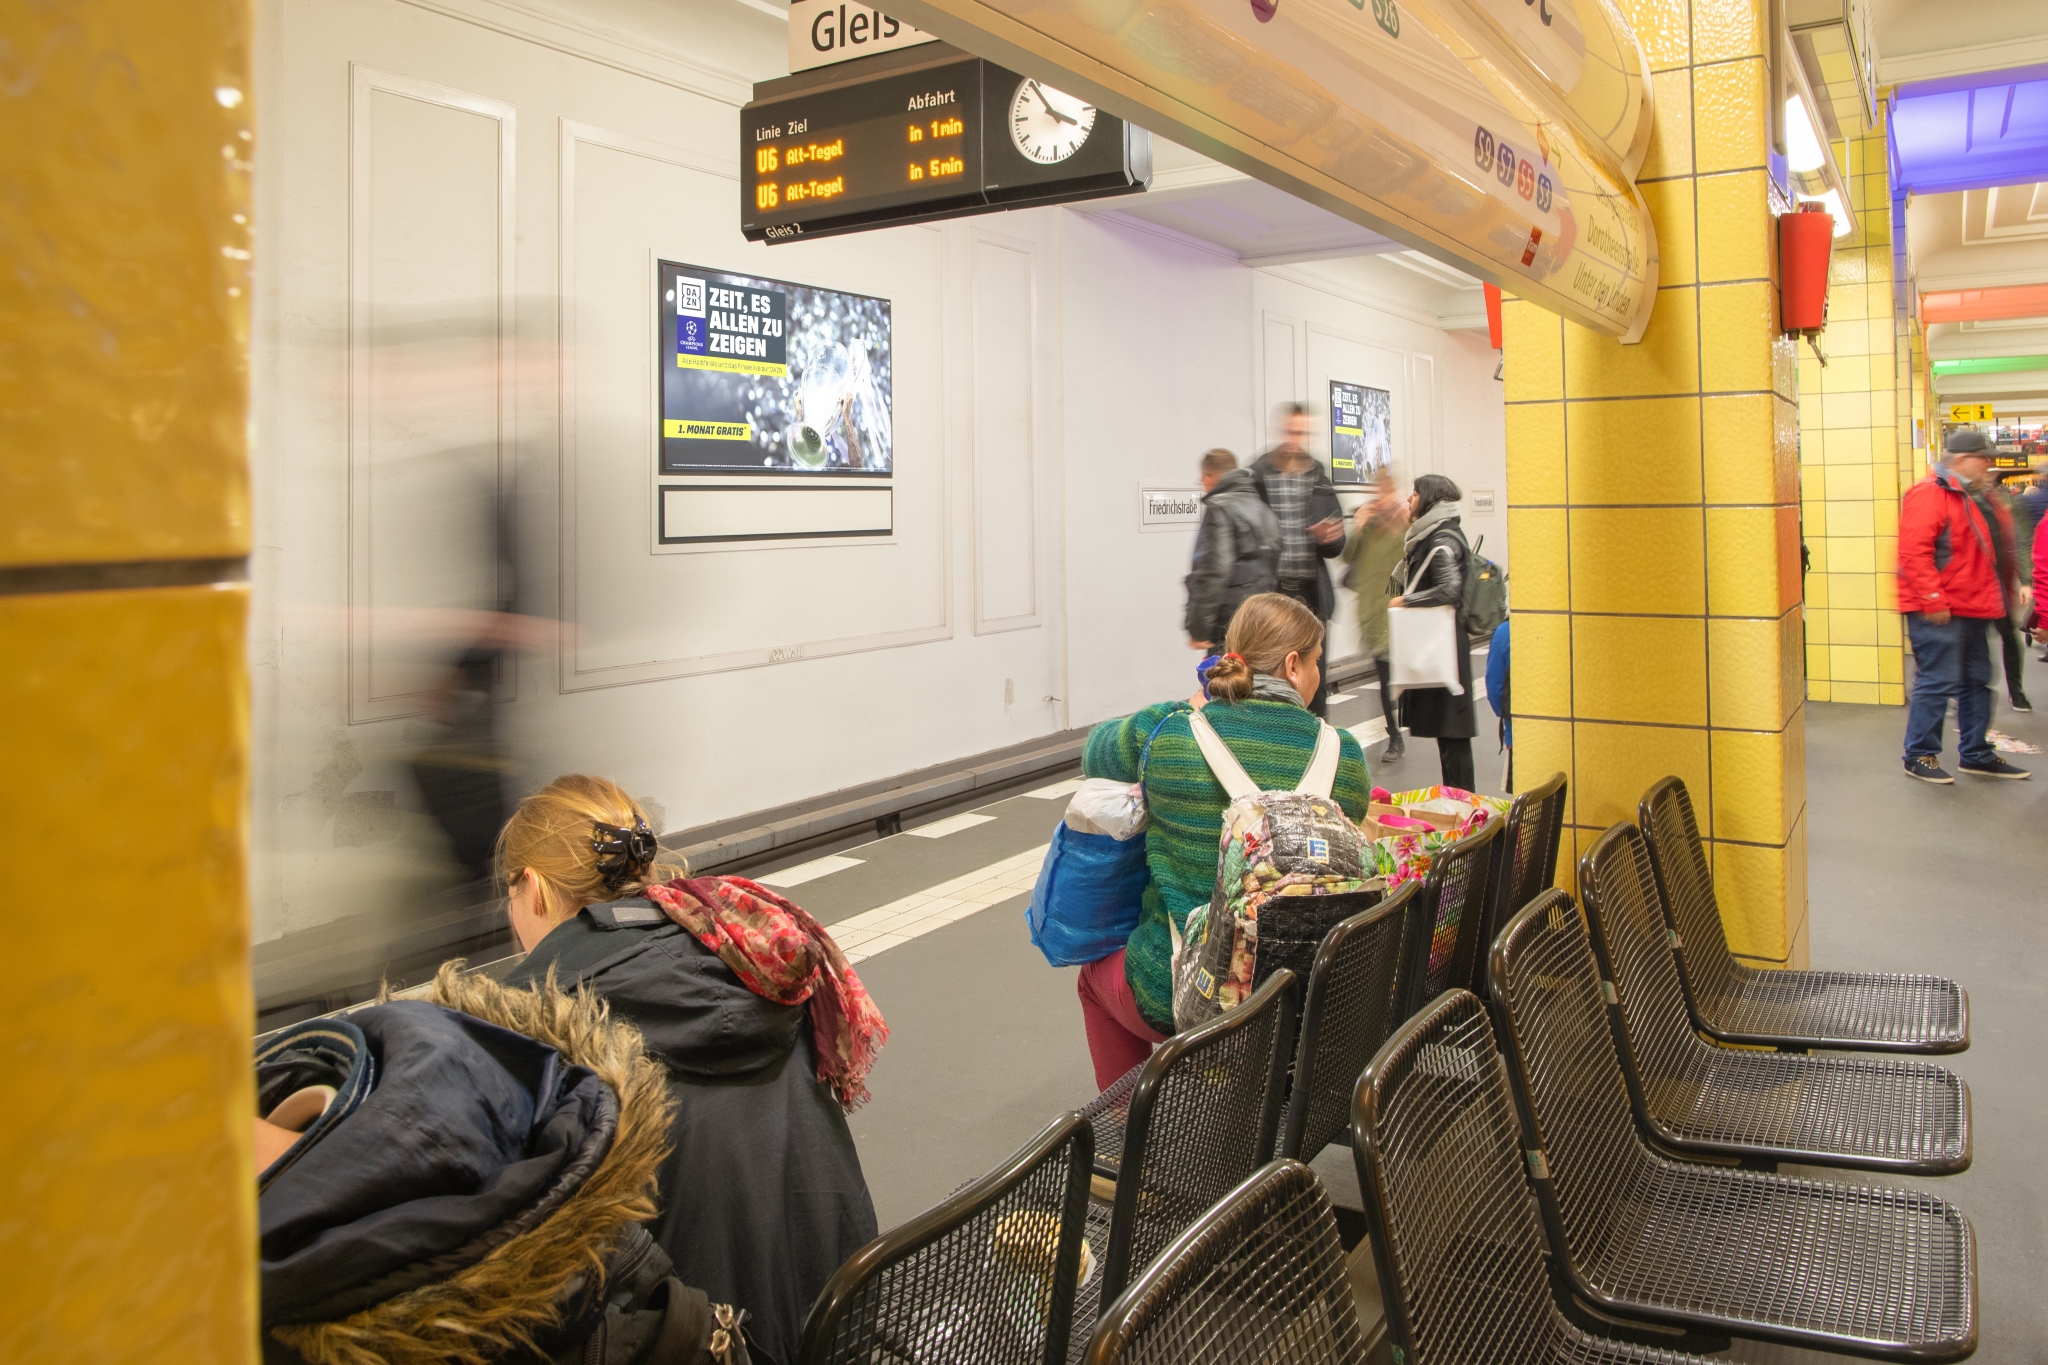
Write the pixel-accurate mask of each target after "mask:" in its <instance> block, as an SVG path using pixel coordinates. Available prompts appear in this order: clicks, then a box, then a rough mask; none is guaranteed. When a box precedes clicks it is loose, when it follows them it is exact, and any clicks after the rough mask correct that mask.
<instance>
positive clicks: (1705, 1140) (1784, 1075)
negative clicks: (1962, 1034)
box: [1579, 825, 1970, 1175]
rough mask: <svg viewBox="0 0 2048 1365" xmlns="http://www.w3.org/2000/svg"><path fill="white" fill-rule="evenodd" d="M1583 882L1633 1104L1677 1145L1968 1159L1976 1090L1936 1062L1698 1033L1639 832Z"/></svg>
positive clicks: (1847, 1159)
mask: <svg viewBox="0 0 2048 1365" xmlns="http://www.w3.org/2000/svg"><path fill="white" fill-rule="evenodd" d="M1579 887H1580V890H1581V892H1582V893H1583V895H1584V897H1585V903H1586V916H1587V919H1588V921H1589V922H1590V924H1591V926H1592V938H1593V952H1594V955H1595V956H1596V957H1597V958H1598V959H1599V962H1600V974H1601V976H1602V978H1603V979H1604V980H1606V981H1608V982H1610V983H1612V985H1613V988H1614V990H1615V992H1616V993H1617V994H1618V996H1619V998H1620V1003H1619V1008H1618V1009H1617V1011H1616V1019H1617V1021H1618V1024H1619V1027H1620V1035H1619V1037H1620V1041H1621V1042H1622V1044H1623V1049H1622V1058H1621V1059H1622V1064H1623V1068H1624V1075H1625V1076H1626V1078H1627V1081H1628V1088H1629V1098H1630V1100H1631V1102H1632V1103H1633V1104H1634V1105H1635V1107H1636V1112H1637V1114H1638V1116H1639V1117H1640V1120H1641V1122H1642V1124H1643V1126H1644V1128H1645V1130H1646V1131H1648V1132H1650V1133H1651V1134H1652V1135H1653V1136H1654V1137H1655V1138H1656V1140H1657V1141H1659V1142H1661V1143H1664V1144H1666V1145H1667V1146H1669V1147H1671V1148H1673V1149H1674V1150H1676V1151H1679V1152H1687V1153H1694V1154H1700V1155H1707V1156H1720V1157H1727V1156H1733V1157H1739V1158H1743V1159H1747V1160H1752V1161H1772V1162H1775V1161H1803V1162H1811V1163H1815V1164H1818V1165H1823V1166H1849V1167H1858V1168H1862V1169H1866V1170H1883V1171H1914V1172H1919V1173H1921V1174H1926V1175H1947V1174H1950V1173H1953V1172H1955V1171H1960V1170H1964V1169H1966V1168H1968V1166H1969V1164H1970V1092H1969V1088H1968V1087H1967V1086H1965V1085H1964V1084H1963V1080H1962V1077H1960V1076H1958V1075H1956V1074H1955V1073H1954V1072H1953V1071H1950V1070H1948V1069H1947V1068H1946V1067H1941V1066H1936V1065H1934V1064H1932V1063H1930V1062H1914V1061H1905V1060H1902V1059H1897V1058H1888V1057H1885V1058H1877V1057H1873V1058H1860V1057H1859V1058H1848V1057H1808V1056H1805V1055H1804V1054H1795V1053H1784V1052H1744V1051H1736V1050H1734V1049H1731V1048H1725V1047H1717V1046H1716V1045H1714V1044H1713V1043H1709V1042H1707V1041H1706V1040H1704V1039H1702V1038H1701V1037H1700V1036H1699V1034H1698V1033H1696V1032H1694V1031H1693V1027H1692V1019H1691V1016H1690V1015H1689V1014H1687V1012H1686V1008H1685V999H1684V995H1683V991H1682V988H1681V987H1680V985H1679V980H1678V964H1677V962H1676V961H1675V960H1674V958H1673V957H1672V953H1671V934H1670V929H1669V927H1668V926H1667V925H1666V924H1665V922H1664V918H1663V915H1662V913H1661V912H1660V911H1659V909H1658V907H1657V890H1656V885H1655V883H1654V882H1653V881H1652V879H1651V875H1650V858H1649V852H1648V850H1647V849H1645V848H1644V846H1643V836H1642V833H1641V831H1639V830H1637V829H1636V828H1635V827H1634V826H1633V825H1616V826H1615V827H1614V828H1613V829H1610V830H1608V831H1607V832H1606V833H1605V834H1603V835H1601V836H1600V838H1599V840H1598V842H1596V843H1595V844H1594V845H1593V847H1592V849H1591V850H1590V851H1588V853H1587V854H1586V856H1585V857H1584V858H1583V859H1582V860H1581V861H1580V865H1579Z"/></svg>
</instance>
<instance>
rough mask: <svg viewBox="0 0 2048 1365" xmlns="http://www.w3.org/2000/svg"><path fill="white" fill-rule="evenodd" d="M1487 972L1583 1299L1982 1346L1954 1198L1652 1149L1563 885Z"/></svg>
mask: <svg viewBox="0 0 2048 1365" xmlns="http://www.w3.org/2000/svg"><path fill="white" fill-rule="evenodd" d="M1489 975H1490V977H1491V980H1492V985H1493V1001H1492V1009H1493V1012H1494V1016H1495V1020H1496V1025H1497V1028H1496V1032H1497V1034H1498V1035H1499V1037H1500V1039H1501V1040H1502V1041H1503V1044H1504V1048H1505V1052H1506V1055H1507V1059H1508V1063H1509V1070H1510V1072H1511V1074H1512V1079H1513V1093H1514V1099H1515V1109H1516V1112H1517V1113H1518V1115H1519V1118H1520V1128H1521V1141H1522V1144H1523V1146H1524V1148H1525V1149H1526V1153H1527V1165H1528V1168H1529V1173H1530V1183H1531V1184H1532V1185H1533V1186H1534V1189H1535V1192H1536V1200H1537V1206H1538V1209H1539V1211H1540V1212H1541V1215H1542V1223H1543V1229H1544V1233H1545V1235H1546V1237H1547V1238H1548V1241H1549V1243H1550V1248H1551V1251H1552V1253H1553V1257H1552V1261H1553V1264H1554V1265H1555V1266H1557V1267H1558V1268H1560V1269H1561V1270H1562V1271H1563V1273H1564V1274H1565V1275H1566V1276H1567V1277H1568V1281H1569V1286H1570V1292H1571V1293H1572V1294H1574V1295H1576V1296H1577V1297H1579V1298H1580V1299H1583V1300H1584V1301H1585V1302H1586V1303H1588V1304H1591V1305H1593V1306H1594V1307H1595V1308H1596V1309H1598V1310H1599V1311H1602V1312H1607V1313H1612V1314H1615V1315H1617V1316H1621V1317H1624V1318H1637V1319H1640V1320H1643V1321H1647V1322H1658V1323H1665V1324H1670V1325H1673V1326H1682V1327H1691V1328H1694V1329H1706V1330H1712V1331H1718V1332H1724V1333H1729V1334H1734V1335H1741V1336H1746V1337H1759V1338H1764V1339H1768V1340H1774V1341H1779V1342H1784V1343H1788V1344H1791V1345H1795V1346H1800V1347H1804V1348H1807V1349H1820V1350H1826V1351H1834V1352H1842V1353H1847V1354H1852V1355H1859V1356H1867V1357H1875V1358H1879V1359H1892V1360H1959V1359H1961V1358H1963V1357H1965V1356H1967V1355H1969V1354H1970V1353H1971V1352H1972V1351H1974V1350H1975V1349H1976V1338H1977V1322H1976V1249H1975V1238H1974V1234H1973V1233H1972V1231H1971V1228H1970V1224H1969V1221H1968V1220H1967V1219H1966V1218H1964V1217H1963V1215H1962V1214H1961V1212H1960V1211H1958V1210H1957V1209H1956V1208H1955V1207H1954V1206H1953V1205H1951V1204H1949V1203H1948V1202H1947V1201H1945V1200H1942V1199H1940V1198H1937V1197H1936V1196H1933V1195H1930V1194H1926V1193H1923V1192H1922V1191H1919V1190H1913V1189H1900V1188H1892V1187H1886V1186H1867V1185H1863V1186H1860V1185H1851V1184H1841V1183H1835V1182H1828V1181H1818V1180H1809V1179H1803V1178H1797V1177H1793V1176H1784V1175H1777V1174H1771V1173H1765V1172H1759V1171H1752V1170H1741V1169H1735V1168H1731V1167H1727V1166H1708V1165H1696V1164H1693V1163H1690V1162H1685V1161H1680V1160H1675V1159H1673V1158H1671V1157H1670V1156H1668V1155H1665V1154H1664V1153H1662V1152H1660V1151H1659V1150H1658V1149H1657V1148H1656V1146H1655V1145H1653V1144H1652V1143H1650V1142H1649V1141H1647V1140H1646V1138H1645V1137H1644V1135H1643V1133H1642V1132H1641V1131H1640V1130H1639V1129H1638V1128H1637V1126H1636V1124H1635V1123H1634V1122H1633V1121H1632V1119H1631V1117H1630V1114H1629V1109H1630V1105H1629V1101H1628V1099H1627V1097H1626V1094H1625V1085H1624V1083H1623V1081H1622V1071H1623V1061H1622V1057H1623V1052H1624V1045H1623V1043H1622V1041H1621V1039H1620V1037H1619V1035H1618V1034H1617V1032H1616V1031H1615V1029H1614V1028H1613V1026H1612V1018H1611V1007H1610V1006H1609V1004H1608V1000H1607V997H1606V993H1605V991H1604V989H1603V985H1604V982H1603V981H1602V979H1601V978H1600V973H1599V967H1598V965H1597V964H1596V962H1595V961H1594V957H1593V953H1592V951H1591V947H1590V945H1589V944H1588V942H1587V931H1586V928H1585V926H1584V923H1583V921H1581V919H1580V918H1579V915H1578V913H1577V911H1576V910H1575V909H1574V907H1573V906H1572V903H1571V899H1570V897H1568V896H1566V895H1565V894H1564V893H1563V892H1561V891H1551V892H1549V893H1547V894H1545V895H1543V896H1540V897H1538V898H1537V900H1536V901H1535V902H1534V903H1532V904H1531V905H1529V906H1528V907H1527V908H1525V909H1524V910H1522V911H1521V912H1520V913H1519V914H1517V915H1516V916H1515V918H1514V919H1513V920H1511V921H1509V923H1508V926H1507V928H1506V929H1505V930H1504V931H1503V932H1502V934H1501V936H1500V938H1499V939H1498V940H1497V941H1496V942H1495V944H1494V948H1493V952H1492V954H1491V961H1490V963H1489ZM1758 1055H1765V1056H1769V1055H1771V1054H1758Z"/></svg>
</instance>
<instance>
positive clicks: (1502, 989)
mask: <svg viewBox="0 0 2048 1365" xmlns="http://www.w3.org/2000/svg"><path fill="white" fill-rule="evenodd" d="M1488 973H1489V976H1490V979H1491V984H1492V987H1493V1008H1494V1010H1495V1012H1496V1013H1497V1014H1498V1016H1499V1017H1500V1021H1501V1029H1500V1033H1501V1036H1502V1038H1503V1039H1504V1040H1505V1042H1506V1046H1507V1056H1508V1060H1509V1063H1510V1067H1511V1071H1512V1074H1513V1077H1514V1085H1515V1093H1516V1098H1517V1101H1518V1103H1519V1105H1520V1108H1521V1112H1522V1116H1523V1119H1524V1120H1525V1122H1526V1124H1527V1128H1526V1131H1525V1137H1526V1139H1527V1141H1528V1144H1529V1150H1530V1151H1532V1152H1541V1153H1543V1161H1544V1166H1545V1168H1546V1170H1547V1172H1548V1177H1549V1178H1548V1180H1547V1181H1543V1180H1539V1181H1538V1182H1537V1197H1538V1202H1539V1205H1540V1206H1541V1207H1542V1210H1543V1214H1544V1217H1545V1219H1546V1221H1547V1222H1548V1223H1549V1225H1550V1227H1551V1230H1552V1233H1553V1235H1554V1236H1560V1237H1561V1238H1562V1240H1563V1244H1564V1245H1565V1246H1567V1247H1570V1248H1571V1250H1572V1256H1573V1259H1574V1260H1577V1261H1580V1262H1585V1261H1587V1260H1590V1259H1593V1254H1594V1253H1595V1252H1597V1251H1598V1249H1599V1248H1600V1247H1601V1245H1602V1242H1603V1239H1605V1238H1607V1237H1610V1236H1612V1235H1613V1234H1614V1229H1615V1226H1616V1223H1617V1221H1618V1220H1617V1218H1616V1209H1617V1206H1618V1205H1620V1204H1621V1202H1622V1201H1623V1199H1624V1197H1625V1194H1626V1186H1627V1181H1628V1177H1629V1174H1630V1173H1631V1172H1632V1171H1634V1170H1636V1169H1638V1168H1640V1166H1641V1164H1642V1161H1643V1148H1642V1141H1641V1139H1640V1138H1639V1137H1638V1136H1637V1133H1636V1129H1635V1117H1634V1115H1633V1114H1631V1113H1630V1110H1629V1093H1628V1088H1627V1084H1626V1082H1625V1080H1624V1079H1623V1072H1622V1062H1621V1058H1620V1055H1619V1053H1618V1050H1617V1044H1616V1041H1615V1036H1614V1027H1613V1019H1612V1015H1611V1012H1610V1011H1609V1009H1608V1006H1607V994H1606V992H1605V990H1603V989H1602V987H1601V977H1600V969H1599V967H1598V965H1596V963H1595V962H1594V959H1593V950H1592V947H1591V946H1590V945H1589V944H1588V942H1587V939H1586V925H1585V921H1584V920H1582V919H1581V918H1580V916H1579V912H1578V910H1577V909H1576V908H1575V907H1574V906H1573V905H1572V901H1571V897H1569V896H1567V895H1565V893H1564V892H1562V891H1555V890H1553V891H1549V892H1546V893H1545V894H1543V895H1541V896H1539V897H1537V898H1536V900H1535V901H1534V902H1533V903H1532V904H1530V905H1529V906H1528V907H1527V908H1525V909H1524V910H1522V911H1521V912H1520V913H1519V914H1517V915H1516V916H1515V917H1514V918H1513V919H1511V920H1509V921H1508V925H1507V928H1506V929H1504V930H1502V931H1501V935H1500V937H1499V939H1497V940H1495V942H1494V947H1493V955H1492V962H1491V963H1490V964H1489V968H1488Z"/></svg>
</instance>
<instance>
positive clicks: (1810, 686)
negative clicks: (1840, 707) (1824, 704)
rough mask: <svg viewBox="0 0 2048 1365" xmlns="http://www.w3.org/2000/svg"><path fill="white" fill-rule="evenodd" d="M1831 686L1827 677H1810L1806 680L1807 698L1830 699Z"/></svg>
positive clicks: (1813, 699) (1812, 699) (1815, 699)
mask: <svg viewBox="0 0 2048 1365" xmlns="http://www.w3.org/2000/svg"><path fill="white" fill-rule="evenodd" d="M1831 686H1832V685H1831V684H1830V683H1828V682H1827V681H1826V680H1825V679H1821V678H1808V679H1807V680H1806V699H1807V700H1808V701H1827V700H1829V698H1830V695H1831V694H1830V690H1829V689H1830V687H1831Z"/></svg>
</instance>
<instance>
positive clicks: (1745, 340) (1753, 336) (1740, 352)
mask: <svg viewBox="0 0 2048 1365" xmlns="http://www.w3.org/2000/svg"><path fill="white" fill-rule="evenodd" d="M1699 292H1700V300H1699V309H1700V340H1699V360H1700V387H1701V388H1702V389H1704V390H1706V391H1707V392H1709V393H1728V392H1733V391H1736V390H1745V389H1754V390H1758V391H1768V390H1769V389H1770V387H1771V352H1770V339H1771V334H1772V333H1773V332H1774V331H1775V330H1776V326H1777V322H1776V319H1777V314H1778V305H1777V300H1776V298H1775V296H1774V295H1773V293H1772V290H1771V286H1770V285H1769V284H1767V283H1764V282H1762V281H1758V282H1756V283H1752V284H1716V285H1702V286H1700V291H1699Z"/></svg>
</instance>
